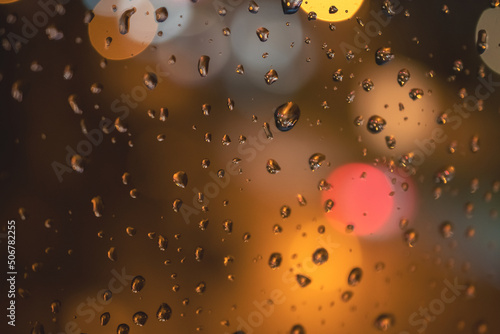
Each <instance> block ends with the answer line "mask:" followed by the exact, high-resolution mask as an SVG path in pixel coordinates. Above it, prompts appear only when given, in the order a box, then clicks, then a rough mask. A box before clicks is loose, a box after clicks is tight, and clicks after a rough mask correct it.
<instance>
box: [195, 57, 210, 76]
mask: <svg viewBox="0 0 500 334" xmlns="http://www.w3.org/2000/svg"><path fill="white" fill-rule="evenodd" d="M209 63H210V57H209V56H206V55H203V56H201V57H200V59H199V60H198V73H200V75H201V76H202V77H206V76H207V75H208V65H209Z"/></svg>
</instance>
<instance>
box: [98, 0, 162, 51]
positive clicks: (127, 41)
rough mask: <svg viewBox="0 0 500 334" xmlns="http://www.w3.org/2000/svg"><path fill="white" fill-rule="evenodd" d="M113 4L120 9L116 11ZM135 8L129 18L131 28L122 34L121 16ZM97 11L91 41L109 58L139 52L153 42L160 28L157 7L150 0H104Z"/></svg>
mask: <svg viewBox="0 0 500 334" xmlns="http://www.w3.org/2000/svg"><path fill="white" fill-rule="evenodd" d="M113 5H116V11H113ZM132 8H136V11H135V13H134V14H133V15H131V17H130V19H129V20H130V21H129V31H128V32H127V33H126V34H121V33H120V31H119V26H120V24H119V20H120V16H121V15H122V14H123V13H124V12H125V11H126V10H129V9H132ZM94 14H95V17H94V19H93V20H92V22H90V24H89V36H90V41H91V43H92V46H93V47H94V49H95V50H96V51H97V52H99V53H100V54H101V55H102V56H103V57H105V58H107V59H114V60H119V59H127V58H131V57H135V56H137V55H138V54H139V53H141V52H142V51H144V50H145V49H146V48H147V47H148V46H149V45H150V43H151V42H152V40H153V38H154V37H155V35H156V33H157V30H158V29H157V28H158V25H157V23H156V21H155V17H154V16H155V9H154V7H153V5H152V4H151V2H149V1H137V0H134V1H130V2H129V1H127V2H124V1H121V2H120V1H119V2H115V1H109V0H102V1H100V2H99V3H98V4H97V5H96V7H95V8H94ZM107 39H108V42H107Z"/></svg>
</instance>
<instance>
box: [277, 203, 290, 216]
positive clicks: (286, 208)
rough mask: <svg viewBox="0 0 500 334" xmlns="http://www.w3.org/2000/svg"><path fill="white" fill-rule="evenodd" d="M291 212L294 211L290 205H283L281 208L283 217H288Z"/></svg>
mask: <svg viewBox="0 0 500 334" xmlns="http://www.w3.org/2000/svg"><path fill="white" fill-rule="evenodd" d="M290 213H292V209H290V207H289V206H288V205H283V206H282V207H281V208H280V214H281V218H288V217H289V216H290Z"/></svg>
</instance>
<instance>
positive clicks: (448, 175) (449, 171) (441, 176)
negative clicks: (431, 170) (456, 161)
mask: <svg viewBox="0 0 500 334" xmlns="http://www.w3.org/2000/svg"><path fill="white" fill-rule="evenodd" d="M454 177H455V167H453V166H448V167H446V168H445V169H443V170H441V171H439V172H438V173H436V177H435V181H436V183H443V184H446V183H448V182H450V181H451V180H453V178H454Z"/></svg>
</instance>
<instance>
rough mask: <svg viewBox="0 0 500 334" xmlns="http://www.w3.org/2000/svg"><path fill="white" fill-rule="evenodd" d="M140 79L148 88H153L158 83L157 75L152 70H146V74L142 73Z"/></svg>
mask: <svg viewBox="0 0 500 334" xmlns="http://www.w3.org/2000/svg"><path fill="white" fill-rule="evenodd" d="M142 80H143V82H144V85H145V86H146V87H147V88H148V89H150V90H153V89H155V88H156V86H157V85H158V77H157V76H156V74H154V73H152V72H147V73H146V74H144V76H143V78H142Z"/></svg>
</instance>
